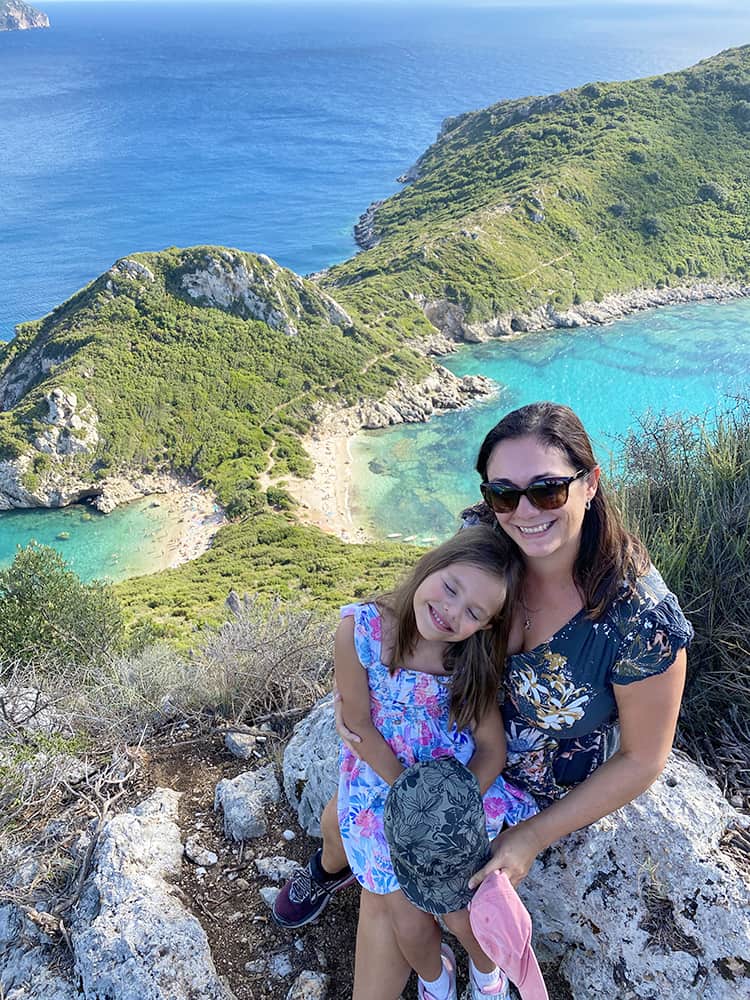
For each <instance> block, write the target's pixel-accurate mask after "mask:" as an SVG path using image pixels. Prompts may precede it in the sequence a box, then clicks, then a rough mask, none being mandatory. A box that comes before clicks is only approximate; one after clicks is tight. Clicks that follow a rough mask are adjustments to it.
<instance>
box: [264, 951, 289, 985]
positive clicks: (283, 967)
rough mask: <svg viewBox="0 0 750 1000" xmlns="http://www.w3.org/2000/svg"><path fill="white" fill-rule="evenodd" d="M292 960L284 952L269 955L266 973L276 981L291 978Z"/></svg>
mask: <svg viewBox="0 0 750 1000" xmlns="http://www.w3.org/2000/svg"><path fill="white" fill-rule="evenodd" d="M293 968H294V967H293V965H292V960H291V959H290V958H289V956H288V955H287V954H286V952H283V951H282V952H279V954H278V955H271V957H270V958H269V959H268V971H269V972H270V973H271V975H272V976H275V977H276V978H277V979H286V977H287V976H291V974H292V970H293Z"/></svg>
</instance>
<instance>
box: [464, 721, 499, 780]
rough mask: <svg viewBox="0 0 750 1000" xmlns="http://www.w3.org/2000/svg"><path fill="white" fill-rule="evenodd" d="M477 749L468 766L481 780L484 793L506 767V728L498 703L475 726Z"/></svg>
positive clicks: (474, 734) (474, 733)
mask: <svg viewBox="0 0 750 1000" xmlns="http://www.w3.org/2000/svg"><path fill="white" fill-rule="evenodd" d="M473 736H474V743H475V744H476V749H475V751H474V756H473V757H472V758H471V760H470V761H469V764H468V768H469V770H470V771H471V773H472V774H473V775H474V777H475V778H476V779H477V781H478V782H479V788H480V791H481V792H482V795H484V793H485V792H486V791H487V789H488V788H489V787H490V785H491V784H492V782H493V781H494V780H495V778H496V777H497V776H498V774H500V772H501V771H502V769H503V768H504V767H505V730H504V729H503V717H502V715H501V714H500V709H499V708H498V707H497V705H492V706H491V707H490V708H489V709H488V710H487V711H486V712H485V713H484V715H483V716H482V718H481V719H480V721H479V724H478V725H477V726H476V727H475V728H474V732H473Z"/></svg>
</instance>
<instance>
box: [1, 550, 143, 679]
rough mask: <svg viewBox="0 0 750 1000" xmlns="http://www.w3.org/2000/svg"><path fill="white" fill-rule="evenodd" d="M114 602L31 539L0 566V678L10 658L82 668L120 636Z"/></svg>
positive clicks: (111, 648) (117, 607)
mask: <svg viewBox="0 0 750 1000" xmlns="http://www.w3.org/2000/svg"><path fill="white" fill-rule="evenodd" d="M123 634H124V628H123V619H122V612H121V609H120V604H119V602H118V601H117V599H116V598H115V596H114V594H113V593H112V591H111V590H110V589H109V587H107V586H106V585H105V584H103V583H101V582H100V581H95V582H94V583H88V584H86V583H82V582H81V580H79V578H78V577H77V576H76V574H75V573H74V572H73V570H71V569H70V568H69V567H68V564H67V563H66V562H65V560H64V559H63V558H62V556H61V555H60V554H59V553H58V552H56V551H55V550H54V549H51V548H48V547H47V546H44V545H37V544H36V543H35V542H32V543H31V544H30V545H28V546H27V547H26V548H20V549H19V550H18V554H17V555H16V558H15V559H14V561H13V563H12V565H11V566H10V567H9V568H8V569H5V570H0V677H2V676H3V672H4V669H7V668H8V666H9V665H10V664H12V663H19V662H21V663H33V664H39V665H47V666H48V667H54V666H55V665H58V664H59V665H63V664H75V665H78V666H80V667H82V668H86V667H87V666H89V665H91V664H92V663H94V662H96V661H99V660H101V658H102V657H103V656H105V655H106V654H108V653H111V652H114V651H116V650H117V649H118V648H120V646H121V644H122V641H123Z"/></svg>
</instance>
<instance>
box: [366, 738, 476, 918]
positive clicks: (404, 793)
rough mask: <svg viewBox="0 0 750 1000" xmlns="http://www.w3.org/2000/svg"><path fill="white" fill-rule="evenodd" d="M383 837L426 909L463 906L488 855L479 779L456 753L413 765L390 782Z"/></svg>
mask: <svg viewBox="0 0 750 1000" xmlns="http://www.w3.org/2000/svg"><path fill="white" fill-rule="evenodd" d="M383 819H384V826H385V836H386V840H387V841H388V847H389V848H390V853H391V862H392V863H393V870H394V872H395V873H396V878H397V879H398V882H399V885H400V886H401V890H402V892H403V893H404V895H405V896H406V898H407V899H408V900H409V901H410V902H412V903H413V904H414V905H415V906H417V907H419V909H420V910H426V911H427V912H428V913H451V912H452V911H453V910H462V909H464V908H465V907H466V906H467V905H468V903H469V901H470V900H471V897H472V895H473V891H472V890H471V889H469V885H468V883H469V879H470V878H471V876H472V875H473V874H474V872H476V871H478V869H480V868H481V867H482V865H483V864H484V863H485V862H486V861H487V860H488V859H489V856H490V842H489V838H488V836H487V828H486V825H485V814H484V807H483V805H482V795H481V793H480V791H479V783H478V782H477V779H476V778H475V777H474V775H473V774H472V773H471V771H469V769H468V768H466V767H464V765H463V764H461V763H460V762H459V761H457V760H456V759H455V757H439V758H436V759H435V760H427V761H422V762H421V763H417V764H413V765H412V766H411V767H409V768H407V769H406V770H405V771H403V773H402V774H400V775H399V776H398V778H397V779H396V780H395V781H394V783H393V784H392V785H391V788H390V791H389V792H388V797H387V799H386V801H385V812H384V817H383Z"/></svg>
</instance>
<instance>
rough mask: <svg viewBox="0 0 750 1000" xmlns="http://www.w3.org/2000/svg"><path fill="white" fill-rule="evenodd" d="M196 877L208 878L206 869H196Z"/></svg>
mask: <svg viewBox="0 0 750 1000" xmlns="http://www.w3.org/2000/svg"><path fill="white" fill-rule="evenodd" d="M195 877H196V878H205V877H206V869H205V868H203V867H200V868H196V869H195Z"/></svg>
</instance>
